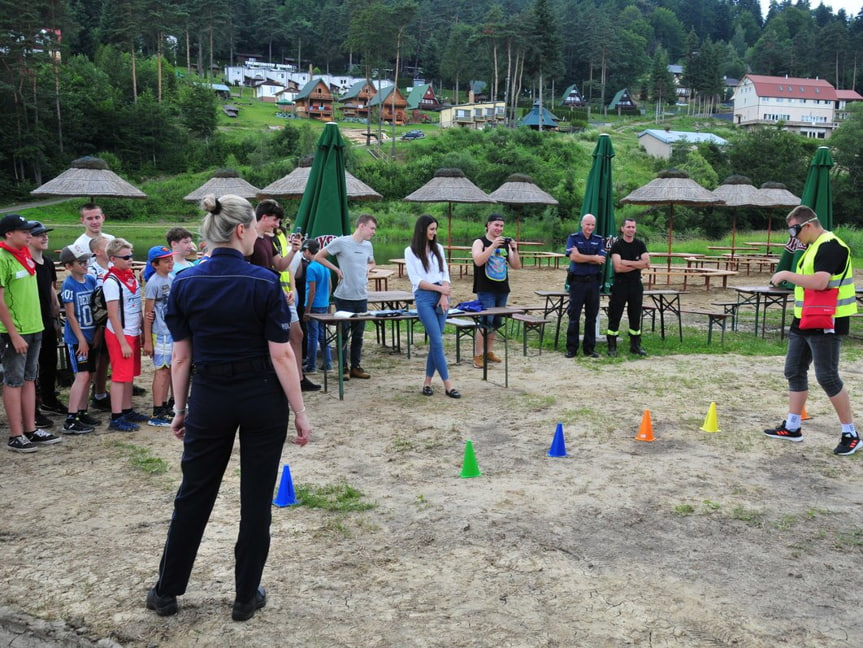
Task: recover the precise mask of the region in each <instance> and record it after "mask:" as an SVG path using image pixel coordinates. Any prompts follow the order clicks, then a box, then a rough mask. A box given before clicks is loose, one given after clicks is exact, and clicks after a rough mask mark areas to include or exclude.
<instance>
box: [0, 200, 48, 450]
mask: <svg viewBox="0 0 863 648" xmlns="http://www.w3.org/2000/svg"><path fill="white" fill-rule="evenodd" d="M35 225H36V224H35V223H33V222H30V221H28V220H27V219H26V218H24V217H23V216H19V215H18V214H9V215H7V216H4V217H3V218H2V219H0V238H2V241H0V333H2V342H3V344H2V346H3V370H4V375H3V407H4V408H5V409H6V417H7V418H8V419H9V442H8V444H7V445H6V448H7V449H9V450H11V451H12V452H24V453H29V452H36V450H37V449H38V446H41V445H52V444H54V443H59V442H60V441H62V439H61V438H60V437H56V436H54V435H53V434H51V433H49V432H46V431H45V430H40V429H39V428H37V427H36V373H37V369H38V367H39V349H40V348H41V346H42V330H43V324H42V311H41V309H40V306H39V291H38V289H37V287H36V264H35V262H34V261H33V257H32V256H31V255H30V249H29V247H28V244H29V242H30V230H32V229H33V228H34V227H35Z"/></svg>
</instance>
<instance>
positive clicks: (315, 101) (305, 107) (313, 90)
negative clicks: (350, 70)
mask: <svg viewBox="0 0 863 648" xmlns="http://www.w3.org/2000/svg"><path fill="white" fill-rule="evenodd" d="M294 112H295V114H296V115H297V116H298V117H308V118H309V119H317V120H319V121H325V122H330V121H333V93H332V92H331V91H330V86H329V85H327V84H326V83H324V82H323V81H322V80H321V79H312V80H311V81H309V82H308V83H307V84H306V85H304V86H303V88H302V90H300V91H299V93H298V94H297V96H296V98H295V99H294Z"/></svg>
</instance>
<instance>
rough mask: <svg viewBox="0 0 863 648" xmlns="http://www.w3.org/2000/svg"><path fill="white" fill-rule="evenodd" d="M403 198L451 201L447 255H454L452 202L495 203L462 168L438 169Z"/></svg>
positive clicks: (410, 200)
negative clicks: (432, 175) (425, 181)
mask: <svg viewBox="0 0 863 648" xmlns="http://www.w3.org/2000/svg"><path fill="white" fill-rule="evenodd" d="M402 200H405V201H407V202H445V203H449V232H448V234H447V236H448V239H447V248H448V249H447V256H448V257H452V204H453V203H454V202H455V203H493V202H495V200H494V199H493V198H491V197H490V196H489V195H488V194H487V193H485V192H484V191H483V190H482V189H480V188H479V187H477V186H476V185H475V184H474V183H472V182H471V181H470V180H468V179H467V178H466V177H465V175H464V171H462V170H461V169H438V170H437V171H436V172H435V174H434V178H432V179H431V180H429V181H428V182H427V183H425V184H424V185H423V186H422V187H420V188H419V189H417V190H416V191H414V192H413V193H412V194H410V195H409V196H405V197H404V198H403V199H402Z"/></svg>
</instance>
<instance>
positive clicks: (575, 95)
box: [560, 83, 584, 108]
mask: <svg viewBox="0 0 863 648" xmlns="http://www.w3.org/2000/svg"><path fill="white" fill-rule="evenodd" d="M560 105H561V106H567V107H569V108H577V107H580V106H583V105H584V97H582V96H581V92H580V91H579V89H578V86H577V85H575V84H574V83H573V84H572V85H571V86H569V87H568V88H567V89H566V90H564V91H563V97H562V98H561V101H560Z"/></svg>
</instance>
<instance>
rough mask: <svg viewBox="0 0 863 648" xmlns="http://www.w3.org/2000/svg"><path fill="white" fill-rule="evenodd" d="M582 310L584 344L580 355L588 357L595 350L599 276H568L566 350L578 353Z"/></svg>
mask: <svg viewBox="0 0 863 648" xmlns="http://www.w3.org/2000/svg"><path fill="white" fill-rule="evenodd" d="M582 309H584V343H583V345H582V353H584V354H585V355H590V354H591V353H593V352H594V350H595V349H596V316H597V315H598V314H599V275H598V274H593V275H572V274H570V276H569V327H568V328H567V329H566V350H567V351H571V352H577V351H578V335H579V320H580V319H581V311H582Z"/></svg>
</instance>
